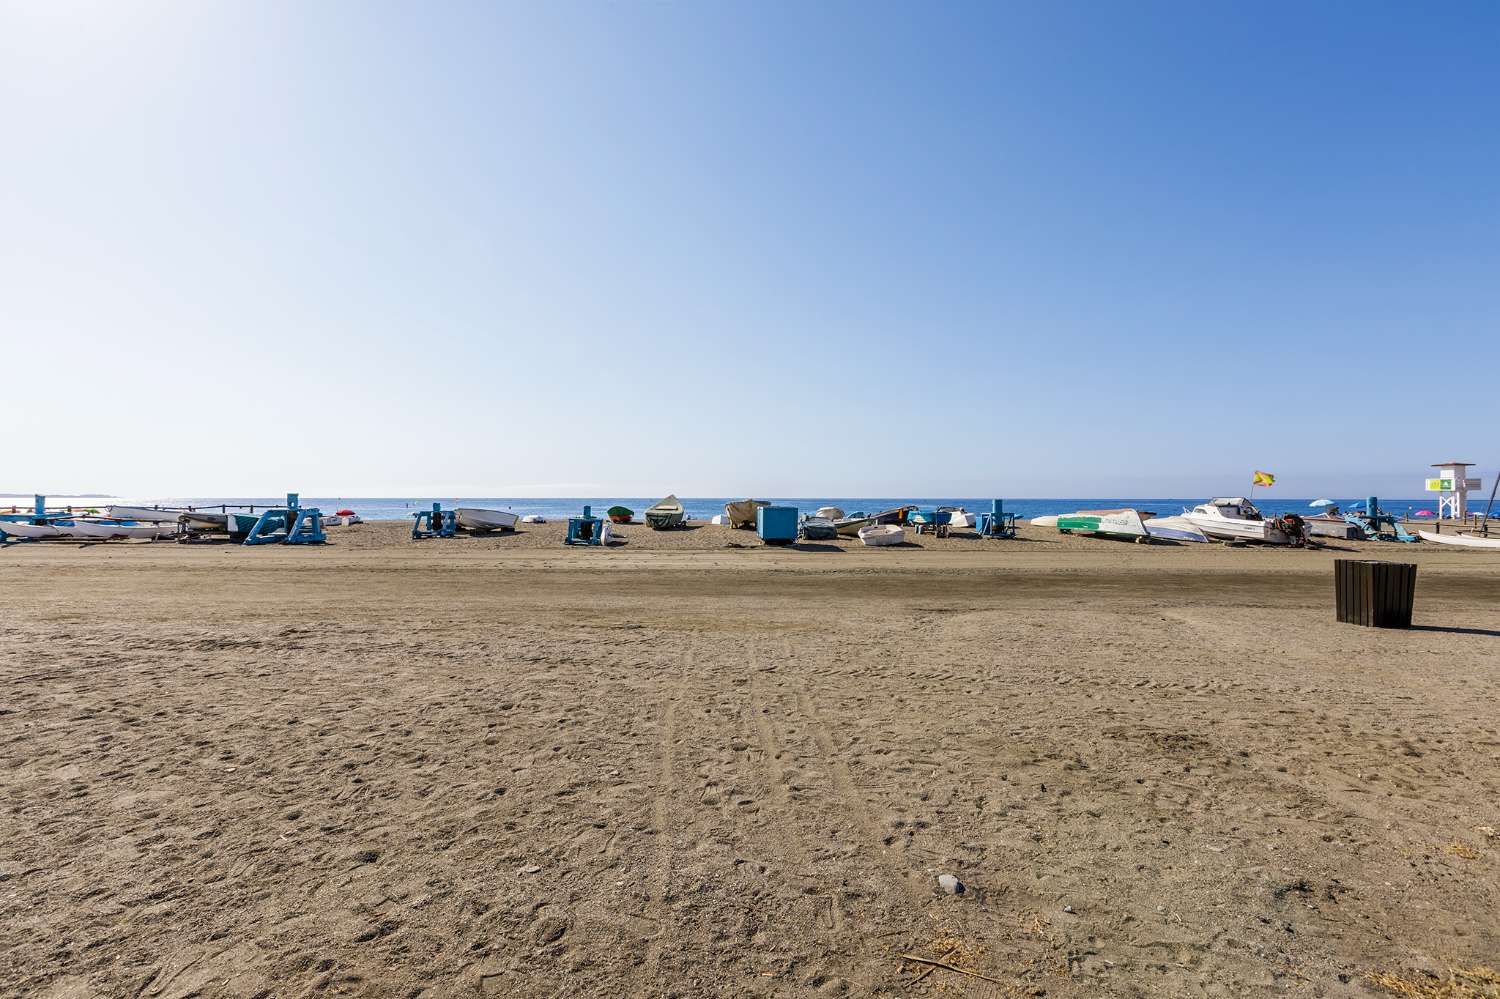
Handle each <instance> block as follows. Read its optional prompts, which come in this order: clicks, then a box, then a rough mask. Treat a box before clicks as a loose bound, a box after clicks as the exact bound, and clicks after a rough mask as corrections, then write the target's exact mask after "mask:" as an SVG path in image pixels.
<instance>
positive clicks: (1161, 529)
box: [1146, 517, 1208, 542]
mask: <svg viewBox="0 0 1500 999" xmlns="http://www.w3.org/2000/svg"><path fill="white" fill-rule="evenodd" d="M1146 533H1147V534H1149V535H1151V536H1152V537H1153V538H1160V539H1162V540H1164V541H1200V542H1201V541H1207V540H1208V535H1207V534H1204V533H1203V532H1202V531H1201V530H1200V529H1199V528H1198V527H1197V526H1196V525H1194V524H1193V522H1192V521H1190V520H1188V519H1187V518H1186V517H1152V518H1151V519H1150V520H1148V521H1146Z"/></svg>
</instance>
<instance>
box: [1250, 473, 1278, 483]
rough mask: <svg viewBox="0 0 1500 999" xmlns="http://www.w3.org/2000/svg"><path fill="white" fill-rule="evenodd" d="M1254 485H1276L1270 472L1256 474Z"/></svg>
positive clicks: (1274, 477) (1274, 478)
mask: <svg viewBox="0 0 1500 999" xmlns="http://www.w3.org/2000/svg"><path fill="white" fill-rule="evenodd" d="M1255 484H1256V485H1257V486H1274V485H1275V484H1276V476H1274V475H1272V474H1271V473H1270V472H1256V473H1255Z"/></svg>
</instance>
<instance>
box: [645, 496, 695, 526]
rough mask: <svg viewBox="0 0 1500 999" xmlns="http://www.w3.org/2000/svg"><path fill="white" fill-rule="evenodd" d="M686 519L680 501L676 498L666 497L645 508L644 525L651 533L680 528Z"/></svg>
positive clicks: (685, 513)
mask: <svg viewBox="0 0 1500 999" xmlns="http://www.w3.org/2000/svg"><path fill="white" fill-rule="evenodd" d="M686 519H687V512H686V511H685V510H683V508H682V501H681V500H679V499H678V498H677V497H676V496H668V497H667V498H666V499H663V500H659V501H658V502H656V503H653V504H652V505H651V506H649V507H647V508H646V525H647V526H648V527H650V528H651V529H652V530H653V531H665V530H667V529H668V528H672V527H681V526H682V524H683V521H684V520H686Z"/></svg>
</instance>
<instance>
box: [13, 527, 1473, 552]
mask: <svg viewBox="0 0 1500 999" xmlns="http://www.w3.org/2000/svg"><path fill="white" fill-rule="evenodd" d="M5 526H6V525H4V524H0V527H5ZM1417 537H1419V538H1421V539H1422V540H1423V541H1431V542H1434V543H1436V544H1440V545H1454V546H1456V547H1458V548H1491V549H1495V548H1500V538H1477V537H1475V536H1474V535H1472V534H1434V533H1432V532H1431V531H1418V532H1417Z"/></svg>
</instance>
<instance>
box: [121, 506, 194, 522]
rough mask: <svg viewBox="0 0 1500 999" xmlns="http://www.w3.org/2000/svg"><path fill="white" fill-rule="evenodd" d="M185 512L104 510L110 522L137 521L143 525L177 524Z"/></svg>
mask: <svg viewBox="0 0 1500 999" xmlns="http://www.w3.org/2000/svg"><path fill="white" fill-rule="evenodd" d="M184 512H185V511H183V510H164V509H158V508H156V507H149V506H107V507H105V508H104V516H106V517H108V518H109V519H110V520H135V521H140V522H141V523H143V524H175V523H177V519H178V518H179V517H181V516H182V515H183V513H184Z"/></svg>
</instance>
